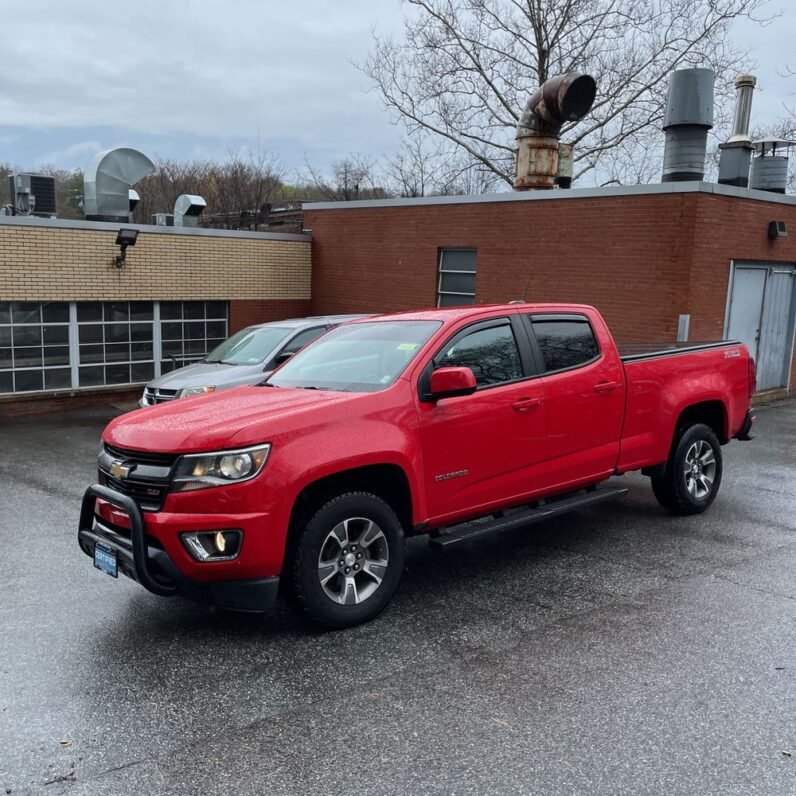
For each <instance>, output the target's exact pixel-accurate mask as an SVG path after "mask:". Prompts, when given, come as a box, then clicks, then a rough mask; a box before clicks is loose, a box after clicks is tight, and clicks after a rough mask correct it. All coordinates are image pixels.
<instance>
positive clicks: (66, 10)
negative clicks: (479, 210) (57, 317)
mask: <svg viewBox="0 0 796 796" xmlns="http://www.w3.org/2000/svg"><path fill="white" fill-rule="evenodd" d="M769 7H770V9H771V10H772V11H781V13H782V16H781V17H780V18H779V19H778V20H777V21H776V22H774V23H773V24H772V25H770V26H769V27H767V28H765V29H763V30H760V29H757V28H755V27H754V26H752V25H748V24H744V25H738V26H737V27H736V29H735V30H734V31H733V34H734V36H735V37H737V38H739V39H740V40H742V41H743V42H744V43H745V44H746V45H747V46H749V47H751V49H752V56H753V58H754V59H755V60H756V61H757V66H756V68H755V70H754V71H755V74H757V75H758V77H759V88H760V91H758V93H757V94H756V95H755V100H754V109H753V112H754V118H755V120H756V121H757V122H759V123H766V122H768V121H774V120H775V119H776V118H777V117H778V116H781V115H782V114H783V111H782V104H783V102H786V101H789V102H790V103H791V105H792V104H794V103H795V102H796V97H795V96H793V94H794V92H796V78H790V79H786V78H783V77H781V76H780V75H778V74H777V71H778V70H780V71H781V70H782V69H783V67H784V66H785V64H787V63H790V64H791V65H792V66H794V67H796V44H795V43H794V42H796V0H770V3H769ZM401 13H402V10H401V4H400V0H292V2H276V1H275V0H234V1H233V0H192V1H191V2H186V0H183V1H182V2H180V3H177V2H174V0H159V2H154V1H153V0H135V2H131V3H126V4H121V3H116V2H108V0H104V1H103V2H100V1H99V0H79V2H66V1H65V0H58V1H57V2H54V1H53V0H36V2H29V3H25V2H17V1H16V0H0V52H1V53H2V54H3V55H2V62H3V67H2V69H0V162H5V161H9V162H11V163H14V164H16V165H18V166H21V167H23V168H34V167H36V166H38V165H41V164H43V163H50V164H54V165H57V166H59V167H63V168H72V167H75V166H80V167H84V166H85V165H86V164H87V162H88V161H89V160H90V159H91V157H92V156H93V155H94V154H95V153H96V152H98V151H99V150H101V149H107V148H110V147H113V146H120V145H127V146H134V147H137V148H139V149H141V150H143V151H144V152H145V153H146V154H148V155H150V157H171V158H181V159H182V158H194V157H208V158H222V157H224V156H225V155H226V153H227V152H228V151H229V150H230V149H239V148H241V147H250V148H252V149H256V148H257V147H258V142H259V146H260V148H261V149H264V150H268V151H270V152H274V153H275V154H277V155H278V156H279V157H280V158H281V159H282V161H283V162H284V163H285V165H286V166H287V167H288V168H289V169H293V170H295V169H299V168H300V167H301V165H302V163H303V160H304V157H305V154H306V156H307V157H308V158H309V159H310V160H311V162H313V163H315V164H318V165H320V166H321V167H326V166H328V165H329V164H330V163H331V162H332V161H333V160H335V159H337V158H339V157H341V156H342V155H344V154H345V153H347V152H360V153H372V154H374V155H380V154H384V153H389V152H390V151H392V150H394V149H395V148H396V147H397V144H398V140H399V136H400V131H399V130H398V129H397V128H396V127H395V126H393V125H391V124H390V123H389V120H388V117H387V114H386V112H385V111H384V110H383V109H382V107H381V104H380V101H379V99H378V97H377V96H376V95H375V94H374V93H368V92H367V91H366V89H367V81H366V79H365V78H364V77H363V76H362V75H361V74H360V73H359V72H358V71H357V70H356V69H355V68H354V66H353V65H352V63H351V62H352V61H358V60H362V59H363V58H364V57H365V55H366V53H367V51H368V49H369V47H370V43H371V30H372V29H373V28H376V29H377V30H379V31H380V32H382V33H394V34H396V35H397V34H399V33H400V30H401Z"/></svg>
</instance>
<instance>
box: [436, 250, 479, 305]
mask: <svg viewBox="0 0 796 796" xmlns="http://www.w3.org/2000/svg"><path fill="white" fill-rule="evenodd" d="M476 254H477V251H476V250H475V249H441V250H440V254H439V286H438V289H437V306H438V307H458V306H462V305H465V304H467V305H469V304H474V303H475V271H476Z"/></svg>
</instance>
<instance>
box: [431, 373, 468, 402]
mask: <svg viewBox="0 0 796 796" xmlns="http://www.w3.org/2000/svg"><path fill="white" fill-rule="evenodd" d="M476 387H478V384H477V383H476V381H475V374H474V373H473V372H472V370H470V368H439V369H438V370H435V371H434V372H433V373H432V374H431V389H430V397H431V398H432V399H433V400H435V401H436V400H439V399H440V398H455V397H456V396H458V395H472V394H473V393H474V392H475V390H476Z"/></svg>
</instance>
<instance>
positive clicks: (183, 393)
mask: <svg viewBox="0 0 796 796" xmlns="http://www.w3.org/2000/svg"><path fill="white" fill-rule="evenodd" d="M215 391H216V388H215V387H213V386H208V387H183V388H182V389H181V390H180V398H190V397H191V396H193V395H209V394H210V393H211V392H215Z"/></svg>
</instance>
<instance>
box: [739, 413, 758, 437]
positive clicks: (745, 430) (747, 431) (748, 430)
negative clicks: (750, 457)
mask: <svg viewBox="0 0 796 796" xmlns="http://www.w3.org/2000/svg"><path fill="white" fill-rule="evenodd" d="M754 422H755V413H754V410H752V409H749V410H748V411H747V413H746V418H745V419H744V421H743V426H741V430H740V431H739V432H738V433H737V434H736V435H735V438H736V439H740V440H743V441H744V442H748V441H749V440H751V439H754V438H755V435H754V434H753V433H752V426H753V425H754Z"/></svg>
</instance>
